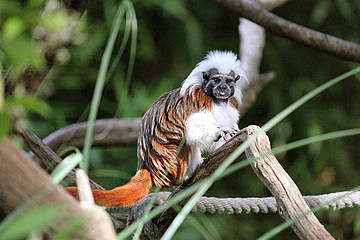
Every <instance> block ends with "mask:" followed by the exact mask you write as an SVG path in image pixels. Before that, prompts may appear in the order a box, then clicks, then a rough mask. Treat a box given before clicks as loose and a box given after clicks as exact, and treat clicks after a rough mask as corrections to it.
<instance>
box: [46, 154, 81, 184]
mask: <svg viewBox="0 0 360 240" xmlns="http://www.w3.org/2000/svg"><path fill="white" fill-rule="evenodd" d="M82 159H83V156H82V154H81V153H80V152H79V151H77V152H76V153H73V154H70V155H69V156H67V157H66V158H65V159H64V160H63V161H62V162H61V163H60V164H59V165H58V166H57V167H56V168H55V169H54V171H53V172H52V173H51V178H52V179H53V181H54V182H55V183H60V182H61V181H62V180H63V179H64V177H66V175H68V173H69V172H70V171H71V170H72V169H73V168H75V167H76V165H78V164H79V163H80V162H81V160H82Z"/></svg>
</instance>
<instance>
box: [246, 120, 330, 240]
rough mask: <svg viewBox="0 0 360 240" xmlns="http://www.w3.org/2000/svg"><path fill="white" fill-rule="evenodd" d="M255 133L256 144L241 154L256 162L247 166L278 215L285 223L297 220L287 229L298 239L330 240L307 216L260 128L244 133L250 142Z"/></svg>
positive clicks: (305, 207) (320, 227)
mask: <svg viewBox="0 0 360 240" xmlns="http://www.w3.org/2000/svg"><path fill="white" fill-rule="evenodd" d="M259 132H260V135H259V136H258V137H257V138H256V141H254V142H253V143H252V144H251V145H250V146H249V148H247V149H246V150H245V152H246V156H247V158H248V159H249V160H251V159H253V158H256V160H255V161H252V160H251V166H252V168H253V170H254V172H255V173H256V175H257V176H258V177H259V178H260V180H261V181H262V182H263V183H264V184H265V185H266V187H267V188H268V189H269V190H270V192H271V193H272V194H273V195H274V197H275V199H276V202H277V205H278V206H279V215H280V216H281V217H282V218H283V219H284V220H286V221H288V220H291V219H296V220H297V221H296V222H295V223H294V224H293V225H292V226H291V227H292V229H293V230H294V232H295V233H296V234H297V236H298V237H299V238H300V239H334V238H333V237H332V236H331V235H330V234H329V233H328V232H327V231H326V229H325V228H324V226H323V225H321V223H320V222H319V220H318V219H317V218H316V216H315V215H314V213H313V212H311V210H310V208H309V206H308V205H307V204H306V202H305V200H304V198H303V197H302V195H301V193H300V190H299V189H298V187H297V186H296V184H295V182H294V181H293V180H292V179H291V177H290V176H289V175H288V174H287V173H286V171H285V170H284V169H283V168H282V167H281V165H280V163H279V162H278V161H277V159H276V158H275V156H274V155H273V154H272V152H271V147H270V141H269V138H268V137H267V136H266V134H265V133H264V132H262V130H261V128H259V127H256V126H252V132H248V133H249V134H248V135H247V137H248V138H251V137H252V136H254V135H256V134H257V133H259Z"/></svg>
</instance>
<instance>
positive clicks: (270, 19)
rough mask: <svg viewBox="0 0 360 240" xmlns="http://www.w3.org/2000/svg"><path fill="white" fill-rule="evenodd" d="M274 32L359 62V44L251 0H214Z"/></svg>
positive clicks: (336, 55)
mask: <svg viewBox="0 0 360 240" xmlns="http://www.w3.org/2000/svg"><path fill="white" fill-rule="evenodd" d="M216 1H217V2H219V3H221V4H223V5H224V6H226V7H228V8H229V9H231V10H232V11H235V12H236V13H238V14H240V15H241V16H242V17H245V18H247V19H249V20H251V21H253V22H255V23H257V24H259V25H261V26H263V27H264V28H266V29H267V30H269V31H270V32H272V33H274V34H278V35H280V36H283V37H286V38H289V39H291V40H294V41H296V42H299V43H301V44H303V45H305V46H308V47H311V48H314V49H317V50H320V51H323V52H326V53H328V54H330V55H333V56H335V57H339V58H343V59H345V60H350V61H356V62H360V45H359V44H355V43H352V42H347V41H344V40H342V39H339V38H336V37H333V36H331V35H328V34H324V33H321V32H318V31H314V30H312V29H309V28H306V27H303V26H300V25H297V24H295V23H292V22H290V21H287V20H285V19H283V18H281V17H278V16H276V15H275V14H273V13H271V12H269V11H266V10H265V9H263V8H261V7H260V6H258V4H256V3H255V2H254V1H251V0H216Z"/></svg>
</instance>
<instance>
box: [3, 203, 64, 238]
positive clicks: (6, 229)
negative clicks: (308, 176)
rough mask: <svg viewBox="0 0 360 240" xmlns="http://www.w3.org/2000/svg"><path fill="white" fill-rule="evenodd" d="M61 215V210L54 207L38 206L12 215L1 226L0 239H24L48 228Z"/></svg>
mask: <svg viewBox="0 0 360 240" xmlns="http://www.w3.org/2000/svg"><path fill="white" fill-rule="evenodd" d="M61 215H62V211H61V209H60V208H57V207H53V206H38V207H35V208H32V209H28V210H26V211H24V212H22V213H20V214H19V215H17V214H16V213H15V215H12V214H10V215H9V216H8V217H6V219H5V220H4V221H3V222H2V223H1V224H0V239H6V240H15V239H22V238H24V237H26V236H27V235H28V234H29V233H30V232H32V231H39V230H42V229H44V228H46V227H47V226H49V225H50V224H51V223H52V222H54V221H55V220H56V219H58V218H59V217H60V216H61Z"/></svg>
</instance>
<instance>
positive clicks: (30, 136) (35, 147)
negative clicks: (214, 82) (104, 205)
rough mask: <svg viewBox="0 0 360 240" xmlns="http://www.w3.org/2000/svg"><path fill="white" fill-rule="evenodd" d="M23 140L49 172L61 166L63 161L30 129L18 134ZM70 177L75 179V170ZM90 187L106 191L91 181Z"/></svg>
mask: <svg viewBox="0 0 360 240" xmlns="http://www.w3.org/2000/svg"><path fill="white" fill-rule="evenodd" d="M18 134H19V135H20V136H21V137H22V138H23V139H24V142H25V144H26V145H27V146H28V148H29V149H30V150H31V151H32V152H33V153H34V154H35V155H36V157H37V158H38V159H39V160H40V162H41V163H42V165H43V166H44V167H45V168H46V169H47V170H48V171H51V170H52V169H54V167H55V166H56V164H59V163H60V162H61V161H62V159H61V158H59V157H58V156H57V155H56V153H55V152H54V151H53V150H51V148H49V147H48V146H47V145H46V144H44V143H43V141H41V139H40V138H38V137H37V136H36V135H35V134H34V133H33V132H31V131H30V129H27V128H25V129H23V130H22V131H20V132H19V133H18ZM69 177H72V178H74V177H75V170H74V169H73V170H71V172H70V173H69ZM90 185H91V188H92V189H104V188H103V187H101V186H100V185H99V184H97V183H95V182H94V181H92V180H90Z"/></svg>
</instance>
